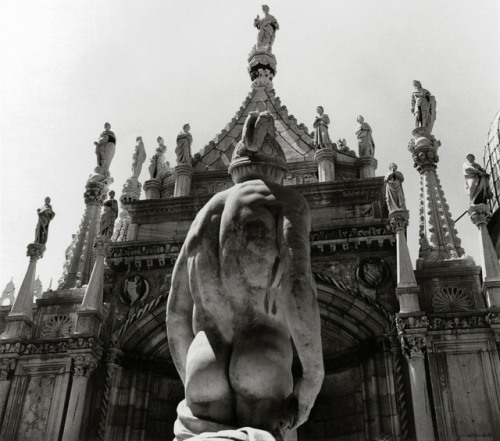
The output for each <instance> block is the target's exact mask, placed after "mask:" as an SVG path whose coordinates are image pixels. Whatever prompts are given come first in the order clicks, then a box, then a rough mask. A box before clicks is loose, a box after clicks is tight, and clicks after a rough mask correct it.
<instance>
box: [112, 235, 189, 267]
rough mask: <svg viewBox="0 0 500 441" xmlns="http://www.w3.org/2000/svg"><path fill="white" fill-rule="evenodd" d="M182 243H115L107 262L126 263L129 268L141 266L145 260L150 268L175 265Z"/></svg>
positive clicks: (114, 263)
mask: <svg viewBox="0 0 500 441" xmlns="http://www.w3.org/2000/svg"><path fill="white" fill-rule="evenodd" d="M181 247H182V244H177V243H173V244H147V245H146V244H144V245H129V244H128V243H127V242H122V243H120V244H115V245H112V246H111V247H110V251H109V255H108V257H107V259H106V260H107V263H108V264H109V265H120V264H121V263H125V264H127V265H128V266H129V270H130V269H131V266H132V265H133V266H134V267H136V268H141V267H142V264H143V262H145V265H146V266H147V267H148V268H151V267H153V266H154V265H156V264H157V265H158V266H160V267H163V266H165V265H173V264H174V263H175V261H176V260H177V256H178V255H179V252H180V249H181Z"/></svg>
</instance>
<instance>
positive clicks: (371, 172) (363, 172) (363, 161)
mask: <svg viewBox="0 0 500 441" xmlns="http://www.w3.org/2000/svg"><path fill="white" fill-rule="evenodd" d="M377 164H378V161H377V160H376V159H375V158H372V157H363V158H359V159H358V160H357V161H356V166H357V167H358V171H359V177H360V178H361V179H365V178H374V177H375V170H377Z"/></svg>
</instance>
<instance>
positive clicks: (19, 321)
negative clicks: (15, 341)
mask: <svg viewBox="0 0 500 441" xmlns="http://www.w3.org/2000/svg"><path fill="white" fill-rule="evenodd" d="M44 252H45V245H43V244H39V243H30V244H29V245H28V250H27V252H26V255H27V256H28V257H29V258H30V263H29V265H28V270H27V271H26V275H25V276H24V280H23V283H22V285H21V288H20V289H19V294H18V295H17V297H16V299H15V300H14V304H13V305H12V309H11V310H10V312H9V315H8V316H7V317H6V318H5V321H6V322H7V325H6V327H5V331H4V333H3V335H2V337H3V338H29V337H30V331H31V328H32V327H33V293H34V291H35V276H36V262H37V261H38V259H40V258H42V257H43V253H44Z"/></svg>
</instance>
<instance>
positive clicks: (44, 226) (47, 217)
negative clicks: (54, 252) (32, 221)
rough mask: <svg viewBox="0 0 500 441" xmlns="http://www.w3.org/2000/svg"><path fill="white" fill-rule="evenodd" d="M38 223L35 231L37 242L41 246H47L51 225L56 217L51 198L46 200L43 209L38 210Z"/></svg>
mask: <svg viewBox="0 0 500 441" xmlns="http://www.w3.org/2000/svg"><path fill="white" fill-rule="evenodd" d="M36 211H37V213H38V223H37V225H36V230H35V242H34V243H39V244H46V243H47V238H48V235H49V224H50V221H51V220H52V219H54V216H55V215H56V214H55V213H54V211H53V210H52V205H50V198H49V197H47V198H45V204H44V205H43V207H42V208H38V209H37V210H36Z"/></svg>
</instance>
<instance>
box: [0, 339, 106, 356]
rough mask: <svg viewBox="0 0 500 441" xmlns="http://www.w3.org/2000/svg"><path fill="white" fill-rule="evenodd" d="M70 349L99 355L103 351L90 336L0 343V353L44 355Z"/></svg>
mask: <svg viewBox="0 0 500 441" xmlns="http://www.w3.org/2000/svg"><path fill="white" fill-rule="evenodd" d="M71 349H91V350H92V351H94V352H95V353H96V354H97V355H98V356H99V357H100V356H101V355H102V352H103V349H102V345H101V344H100V343H99V342H98V341H97V340H96V339H94V338H92V337H86V338H84V337H79V338H68V339H61V340H59V341H35V342H33V343H28V344H21V343H20V342H16V343H14V342H6V343H4V342H1V343H0V354H19V355H32V354H43V355H44V354H54V353H64V352H68V351H69V350H71Z"/></svg>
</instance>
